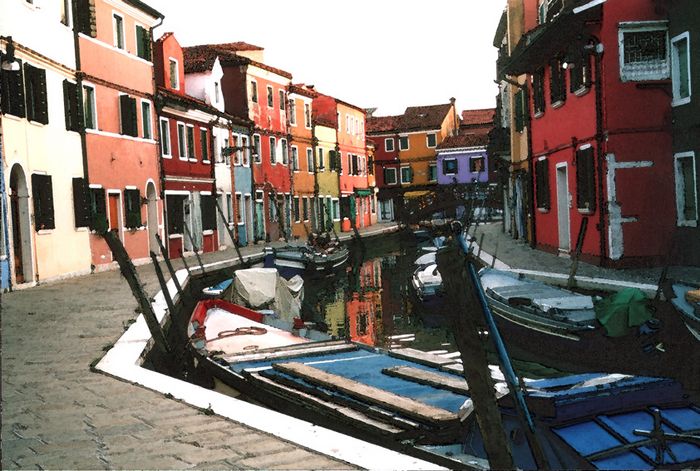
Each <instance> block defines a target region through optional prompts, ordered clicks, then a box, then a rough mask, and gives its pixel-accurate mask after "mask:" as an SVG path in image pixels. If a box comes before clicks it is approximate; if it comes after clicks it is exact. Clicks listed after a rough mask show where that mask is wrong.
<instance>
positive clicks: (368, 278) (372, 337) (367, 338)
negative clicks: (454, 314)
mask: <svg viewBox="0 0 700 471" xmlns="http://www.w3.org/2000/svg"><path fill="white" fill-rule="evenodd" d="M425 253H426V252H425V251H424V250H422V248H421V247H419V246H417V245H416V243H415V242H414V241H411V240H410V239H409V241H407V240H406V238H405V237H401V236H400V235H398V234H395V235H391V236H386V237H383V238H375V239H371V240H368V241H367V242H366V243H365V244H364V246H361V245H360V244H358V243H354V244H352V246H351V252H350V258H349V260H348V263H347V265H345V267H344V268H343V269H340V270H338V271H336V272H334V273H333V274H329V275H325V276H318V275H315V276H307V277H305V279H304V302H303V305H302V318H303V320H304V321H306V322H307V323H313V324H315V328H316V329H318V330H321V331H324V332H327V333H328V334H330V335H332V336H333V337H335V338H338V339H349V340H353V341H356V342H361V343H364V344H367V345H370V346H374V347H381V348H385V349H394V348H400V347H410V348H415V349H417V350H422V351H425V352H435V353H441V354H450V353H455V352H458V349H457V346H456V343H455V338H454V332H453V331H452V329H451V326H450V324H449V319H448V315H447V310H448V309H450V306H448V305H445V306H442V307H441V308H432V309H428V308H426V307H424V306H423V304H422V303H421V302H420V301H419V300H418V298H417V297H416V296H415V293H414V290H413V288H412V287H411V275H412V274H413V272H414V270H415V269H416V266H415V264H414V261H415V260H416V259H417V258H418V257H419V256H420V255H422V254H425ZM513 360H514V367H515V369H516V370H517V371H518V372H519V373H520V374H522V375H524V376H527V377H531V378H534V377H548V376H554V375H558V374H559V372H558V371H556V370H554V369H551V368H547V367H544V366H542V365H539V364H535V363H528V362H522V361H519V360H518V359H513ZM492 363H497V359H496V358H495V356H493V358H492Z"/></svg>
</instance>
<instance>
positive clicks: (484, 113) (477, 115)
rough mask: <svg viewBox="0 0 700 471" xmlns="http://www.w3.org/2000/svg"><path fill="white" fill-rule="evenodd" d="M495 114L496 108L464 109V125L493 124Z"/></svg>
mask: <svg viewBox="0 0 700 471" xmlns="http://www.w3.org/2000/svg"><path fill="white" fill-rule="evenodd" d="M495 114H496V109H495V108H484V109H480V110H464V111H462V125H463V126H473V125H492V124H493V117H494V115H495Z"/></svg>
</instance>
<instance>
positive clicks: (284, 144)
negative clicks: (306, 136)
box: [280, 139, 289, 165]
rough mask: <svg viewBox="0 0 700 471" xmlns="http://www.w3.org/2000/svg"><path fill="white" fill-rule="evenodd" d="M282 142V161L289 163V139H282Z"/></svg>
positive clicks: (285, 163)
mask: <svg viewBox="0 0 700 471" xmlns="http://www.w3.org/2000/svg"><path fill="white" fill-rule="evenodd" d="M280 144H281V147H282V163H283V164H284V165H287V164H288V163H289V148H288V147H287V139H280Z"/></svg>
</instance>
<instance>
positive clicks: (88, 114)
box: [83, 84, 97, 129]
mask: <svg viewBox="0 0 700 471" xmlns="http://www.w3.org/2000/svg"><path fill="white" fill-rule="evenodd" d="M83 119H84V123H83V124H85V129H97V103H96V102H95V87H92V86H90V85H84V84H83Z"/></svg>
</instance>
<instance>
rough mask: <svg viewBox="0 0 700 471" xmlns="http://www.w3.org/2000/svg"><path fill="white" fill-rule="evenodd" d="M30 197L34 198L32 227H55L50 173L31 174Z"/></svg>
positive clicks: (38, 228) (39, 228)
mask: <svg viewBox="0 0 700 471" xmlns="http://www.w3.org/2000/svg"><path fill="white" fill-rule="evenodd" d="M32 199H33V200H34V227H35V228H36V230H37V231H39V230H41V229H55V227H56V225H55V223H54V213H53V185H52V184H51V176H50V175H39V174H36V173H33V174H32Z"/></svg>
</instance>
